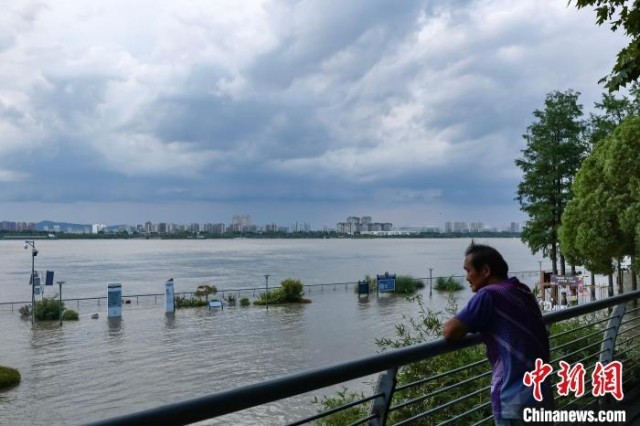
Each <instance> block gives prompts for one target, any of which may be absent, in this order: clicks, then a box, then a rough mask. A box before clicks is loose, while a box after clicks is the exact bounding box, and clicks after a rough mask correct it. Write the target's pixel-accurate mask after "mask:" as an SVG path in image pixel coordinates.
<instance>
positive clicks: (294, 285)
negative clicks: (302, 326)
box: [280, 278, 304, 303]
mask: <svg viewBox="0 0 640 426" xmlns="http://www.w3.org/2000/svg"><path fill="white" fill-rule="evenodd" d="M280 286H281V288H282V293H283V297H284V301H285V303H296V302H300V301H301V300H302V295H303V294H304V292H303V286H302V282H301V281H300V280H294V279H293V278H287V279H286V280H284V281H282V282H281V283H280Z"/></svg>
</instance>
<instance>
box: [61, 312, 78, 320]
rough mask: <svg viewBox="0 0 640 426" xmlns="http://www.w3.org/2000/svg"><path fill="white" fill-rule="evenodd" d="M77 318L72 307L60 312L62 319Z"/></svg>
mask: <svg viewBox="0 0 640 426" xmlns="http://www.w3.org/2000/svg"><path fill="white" fill-rule="evenodd" d="M79 319H80V317H79V316H78V313H77V312H76V311H74V310H73V309H65V310H64V312H62V321H78V320H79Z"/></svg>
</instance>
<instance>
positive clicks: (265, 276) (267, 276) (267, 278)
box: [264, 274, 269, 311]
mask: <svg viewBox="0 0 640 426" xmlns="http://www.w3.org/2000/svg"><path fill="white" fill-rule="evenodd" d="M264 278H265V279H266V280H267V283H266V287H267V299H266V300H267V311H268V310H269V275H267V274H265V275H264Z"/></svg>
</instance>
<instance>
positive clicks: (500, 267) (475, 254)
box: [464, 241, 509, 280]
mask: <svg viewBox="0 0 640 426" xmlns="http://www.w3.org/2000/svg"><path fill="white" fill-rule="evenodd" d="M464 255H465V256H469V255H471V265H473V268H474V269H475V270H476V271H479V270H480V269H482V267H483V266H484V265H487V266H488V267H489V270H490V271H491V275H492V276H494V277H496V278H498V279H501V280H503V279H504V280H506V279H507V278H509V276H508V275H509V265H507V262H505V260H504V258H503V257H502V255H501V254H500V252H499V251H498V250H496V249H494V248H493V247H491V246H487V245H484V244H476V243H475V242H473V241H471V244H469V247H467V250H466V251H465V252H464Z"/></svg>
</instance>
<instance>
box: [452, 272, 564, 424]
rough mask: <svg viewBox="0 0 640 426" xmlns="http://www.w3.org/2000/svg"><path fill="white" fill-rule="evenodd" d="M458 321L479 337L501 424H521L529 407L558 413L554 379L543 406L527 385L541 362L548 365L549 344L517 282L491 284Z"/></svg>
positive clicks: (525, 291) (545, 384)
mask: <svg viewBox="0 0 640 426" xmlns="http://www.w3.org/2000/svg"><path fill="white" fill-rule="evenodd" d="M456 318H457V319H458V320H460V321H462V323H464V325H465V326H466V327H467V330H468V331H469V332H471V333H475V332H480V334H481V336H482V340H483V341H484V343H485V345H486V347H487V357H488V358H489V363H490V364H491V371H492V379H491V406H492V408H493V414H494V417H495V418H496V419H502V418H505V419H513V418H521V415H522V409H523V408H524V407H544V408H549V409H551V408H553V394H552V392H551V383H550V380H549V378H547V380H545V381H544V382H543V383H542V396H543V400H542V402H537V401H535V399H534V398H533V387H528V386H525V385H524V384H523V383H522V378H523V376H524V373H525V372H527V371H533V370H534V368H535V361H536V358H541V359H542V360H543V361H544V362H545V363H548V362H549V338H548V334H547V330H546V328H545V326H544V323H543V322H542V313H541V312H540V308H539V307H538V304H537V302H536V300H535V297H534V296H533V294H532V293H531V290H529V288H528V287H527V286H525V285H524V284H522V283H521V282H520V281H518V279H517V278H515V277H514V278H510V279H508V280H506V281H503V282H500V283H496V284H489V285H487V286H485V287H483V288H481V289H480V290H478V292H477V293H476V294H475V295H474V296H473V297H472V298H471V300H469V303H467V306H465V307H464V309H462V311H460V313H459V314H458V315H456Z"/></svg>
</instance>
